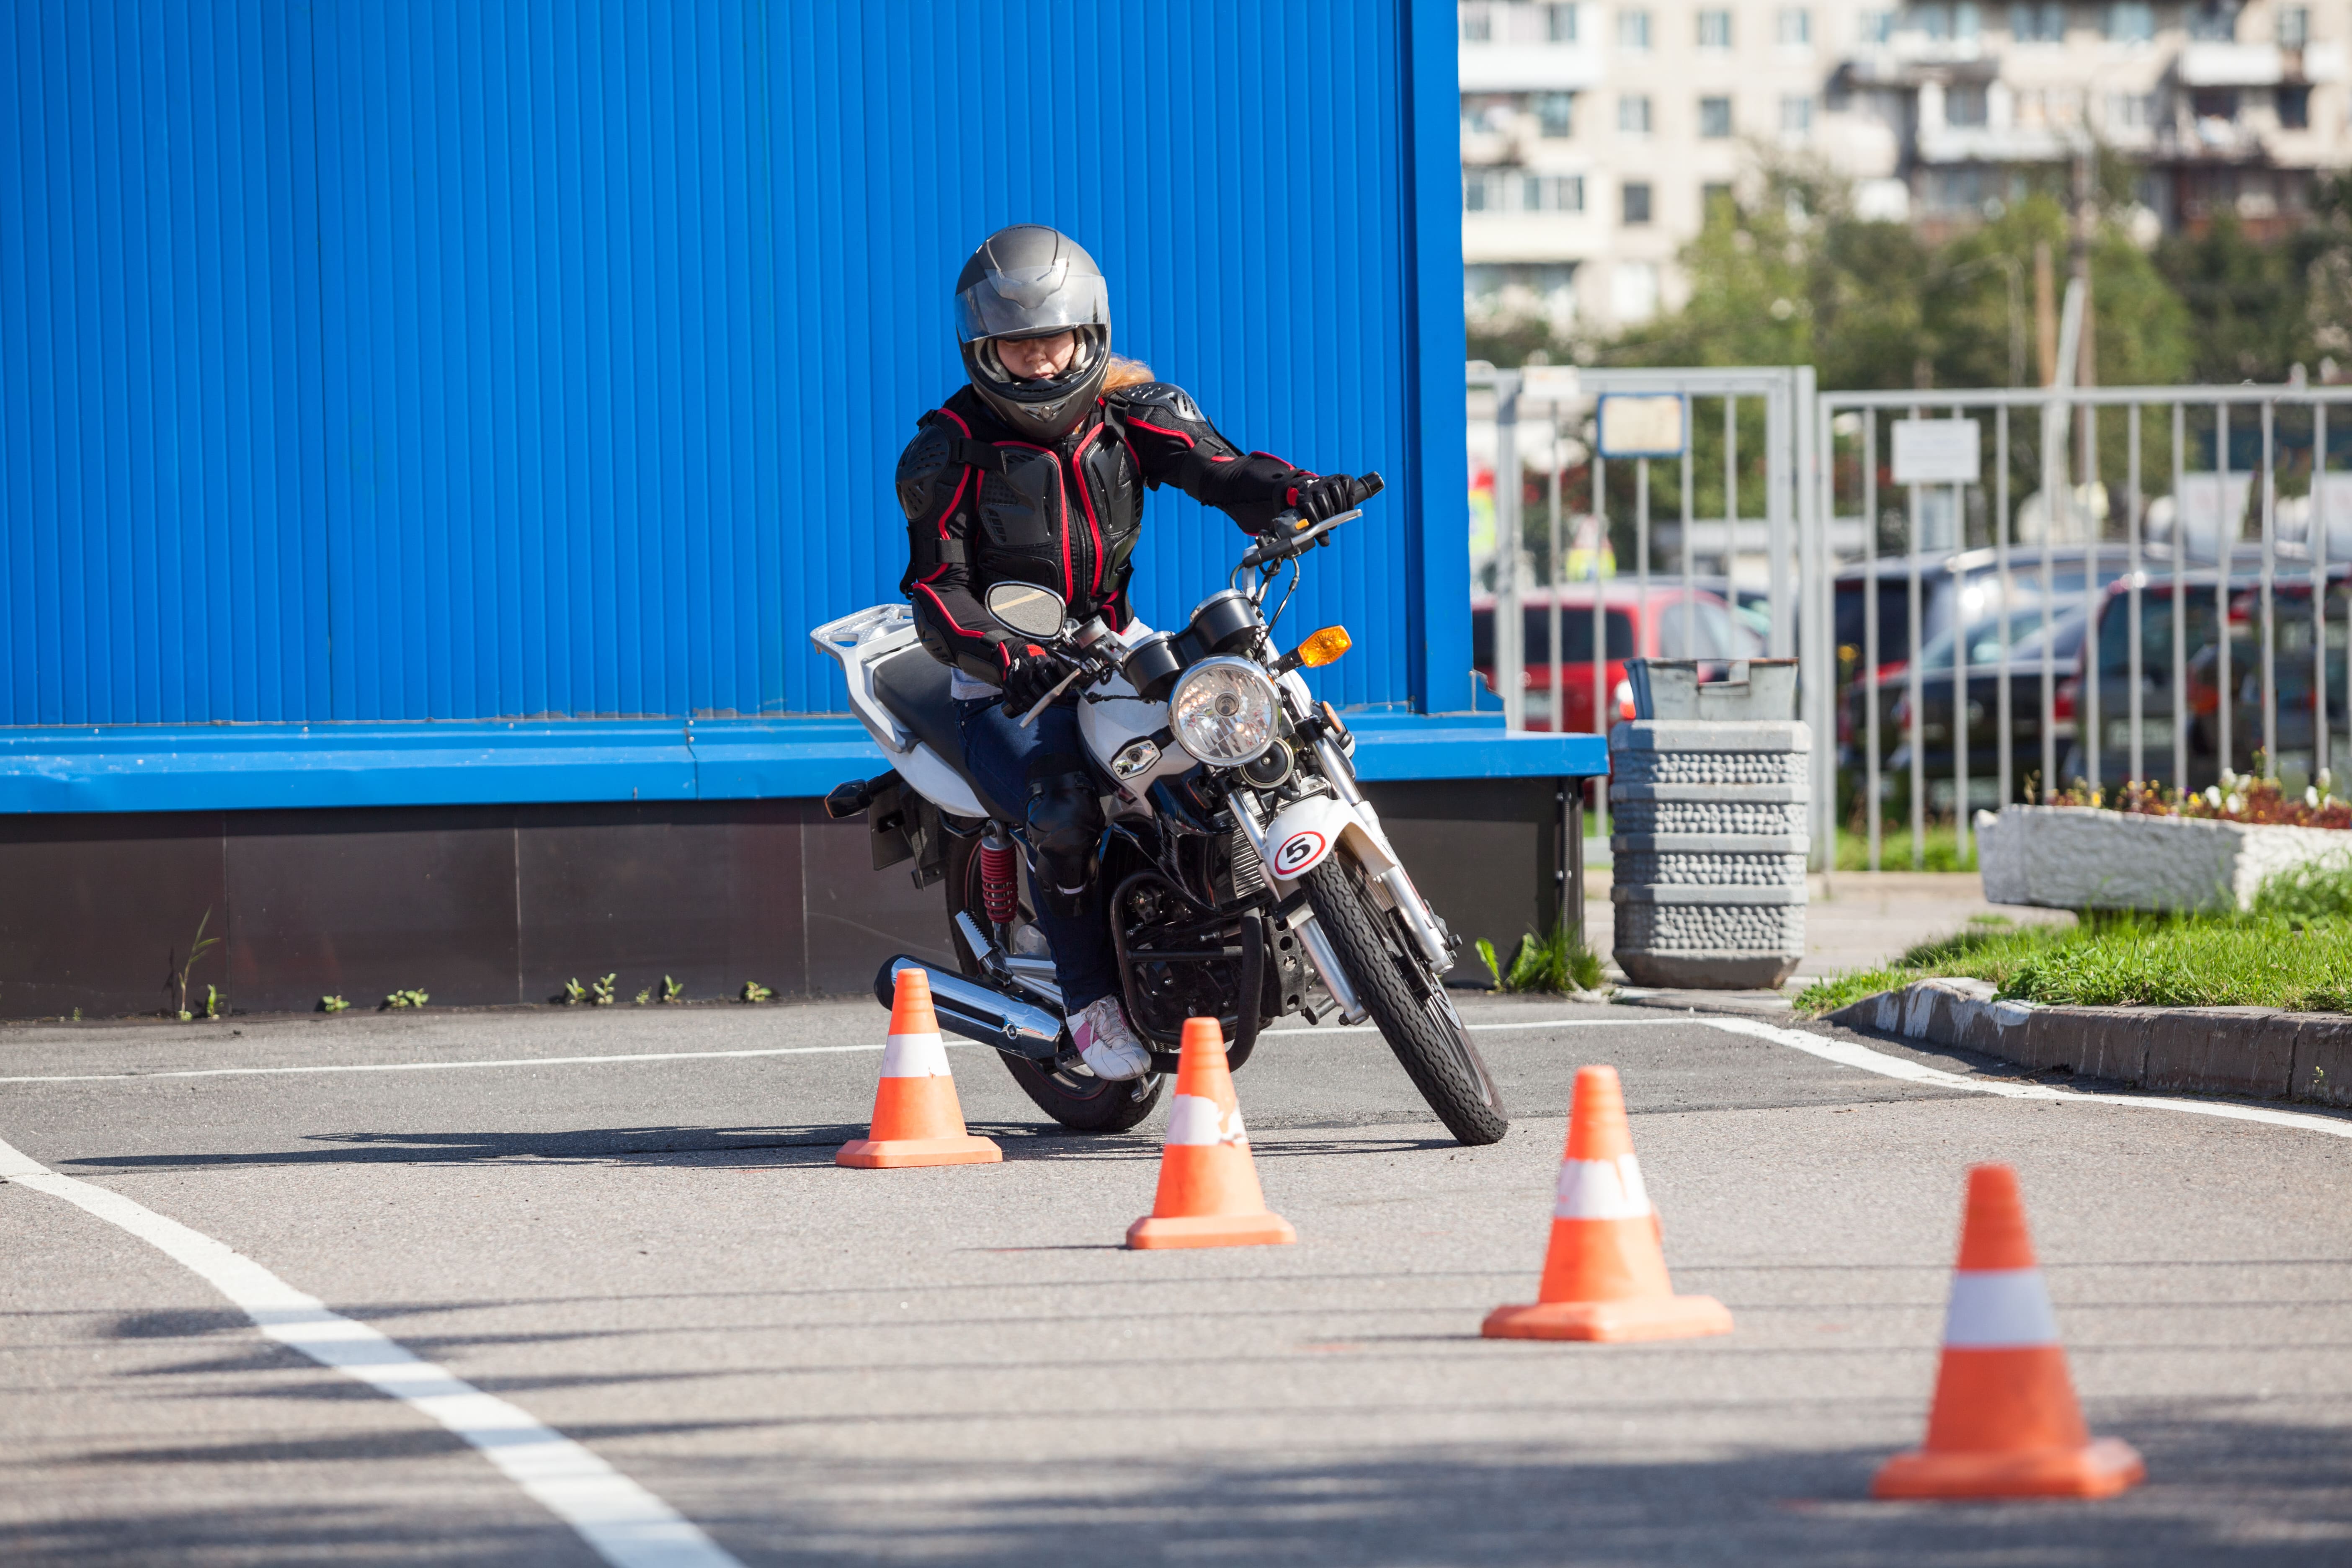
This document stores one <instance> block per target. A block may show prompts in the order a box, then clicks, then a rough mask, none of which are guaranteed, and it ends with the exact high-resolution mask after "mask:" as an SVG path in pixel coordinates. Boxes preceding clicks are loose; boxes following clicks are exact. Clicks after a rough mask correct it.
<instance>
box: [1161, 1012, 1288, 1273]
mask: <svg viewBox="0 0 2352 1568" xmlns="http://www.w3.org/2000/svg"><path fill="white" fill-rule="evenodd" d="M1297 1239H1298V1232H1297V1231H1296V1230H1294V1229H1292V1228H1291V1226H1290V1222H1289V1221H1288V1220H1286V1219H1285V1218H1283V1217H1282V1216H1281V1215H1278V1214H1275V1213H1272V1212H1271V1211H1269V1210H1268V1209H1267V1208H1266V1206H1265V1192H1264V1191H1263V1190H1262V1189H1261V1188H1260V1187H1259V1186H1258V1184H1257V1166H1256V1165H1255V1163H1253V1162H1252V1161H1251V1159H1250V1146H1249V1133H1248V1131H1246V1130H1245V1129H1244V1127H1243V1126H1242V1108H1241V1102H1240V1101H1239V1100H1235V1099H1234V1075H1233V1069H1232V1068H1228V1067H1227V1066H1226V1065H1225V1037H1224V1033H1223V1030H1221V1029H1220V1028H1219V1027H1218V1026H1217V1021H1216V1020H1215V1019H1214V1018H1187V1019H1185V1020H1184V1037H1183V1048H1182V1052H1181V1055H1180V1056H1179V1057H1178V1058H1177V1062H1176V1093H1175V1095H1174V1096H1173V1098H1172V1099H1171V1100H1170V1102H1169V1107H1168V1135H1167V1137H1166V1139H1165V1140H1164V1141H1163V1144H1162V1147H1161V1150H1160V1190H1159V1192H1158V1194H1156V1195H1155V1197H1154V1199H1153V1201H1152V1205H1151V1212H1150V1214H1148V1215H1144V1216H1143V1217H1142V1218H1141V1219H1139V1220H1137V1221H1136V1222H1135V1223H1134V1224H1133V1225H1130V1226H1128V1227H1127V1245H1128V1246H1129V1247H1134V1248H1136V1249H1138V1250H1145V1249H1149V1248H1152V1247H1287V1246H1289V1245H1290V1244H1291V1243H1293V1242H1295V1241H1297Z"/></svg>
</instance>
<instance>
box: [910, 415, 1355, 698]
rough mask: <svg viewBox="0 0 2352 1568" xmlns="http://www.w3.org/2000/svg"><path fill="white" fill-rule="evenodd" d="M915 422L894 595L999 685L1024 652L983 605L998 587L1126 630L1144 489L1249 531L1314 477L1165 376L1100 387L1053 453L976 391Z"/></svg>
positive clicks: (945, 654)
mask: <svg viewBox="0 0 2352 1568" xmlns="http://www.w3.org/2000/svg"><path fill="white" fill-rule="evenodd" d="M920 425H921V429H920V431H919V433H918V434H917V435H916V437H915V438H914V439H913V440H912V441H910V442H908V445H907V449H906V451H905V452H904V453H903V454H901V455H900V457H899V458H898V504H899V505H900V506H901V507H903V508H904V509H905V510H906V513H907V557H908V562H907V574H906V575H905V576H904V577H902V578H900V579H899V582H898V590H899V592H900V593H903V594H904V595H907V597H908V600H909V601H910V602H911V603H912V604H913V605H914V607H915V626H916V630H917V632H918V634H919V636H920V637H921V638H922V640H923V646H924V647H928V648H929V649H930V650H931V653H932V656H933V657H934V658H938V659H939V660H940V662H941V663H943V664H950V665H953V666H956V667H957V668H961V669H962V670H963V671H964V672H965V673H966V674H967V675H970V676H972V677H974V678H975V679H981V680H984V681H989V682H992V683H994V682H1000V681H1001V680H1002V679H1003V674H1004V670H1005V668H1006V667H1007V665H1008V664H1010V662H1011V660H1012V658H1013V655H1015V654H1017V653H1019V652H1020V651H1021V650H1020V648H1019V647H1017V646H1016V647H1012V648H1011V650H1010V651H1009V652H1008V650H1007V645H1008V644H1010V643H1013V641H1014V639H1013V637H1011V636H1010V634H1008V633H1005V632H1003V631H1001V630H999V629H997V628H996V627H995V626H992V625H991V624H990V622H989V619H988V616H987V613H986V612H985V611H984V610H982V608H981V599H980V595H982V593H984V592H986V590H987V588H988V586H989V584H992V583H997V582H1001V581H1003V580H1005V579H1008V578H1009V579H1013V580H1014V581H1018V582H1024V583H1036V584H1042V585H1043V586H1045V587H1048V588H1051V589H1053V590H1054V591H1055V593H1057V594H1060V595H1063V597H1065V598H1066V599H1067V600H1068V601H1069V604H1070V613H1071V614H1072V615H1074V616H1076V617H1077V618H1079V619H1080V620H1084V619H1086V618H1087V616H1092V615H1096V614H1100V615H1101V616H1102V617H1103V618H1104V620H1105V621H1106V622H1108V624H1109V625H1110V626H1113V627H1118V626H1125V625H1126V624H1127V620H1128V617H1129V606H1128V601H1127V583H1128V578H1129V574H1131V573H1132V572H1133V570H1134V567H1133V563H1132V561H1131V559H1130V558H1131V557H1132V555H1133V553H1134V551H1135V542H1136V540H1137V538H1138V536H1139V533H1140V531H1141V528H1142V522H1143V491H1144V489H1145V487H1147V486H1149V487H1150V488H1151V489H1158V488H1159V487H1160V486H1161V485H1163V484H1172V485H1174V486H1175V487H1176V488H1177V489H1181V490H1182V491H1183V492H1184V493H1185V494H1186V495H1189V496H1191V497H1192V498H1193V499H1194V500H1199V501H1202V502H1203V503H1205V504H1207V505H1209V506H1213V507H1217V508H1220V509H1221V510H1223V511H1225V512H1226V513H1228V514H1229V515H1230V516H1232V517H1233V519H1234V521H1236V522H1238V523H1240V524H1241V525H1242V526H1243V527H1244V528H1245V529H1248V530H1249V531H1252V532H1254V533H1255V532H1258V531H1262V530H1264V529H1265V527H1266V525H1267V524H1268V523H1270V522H1271V521H1273V519H1274V515H1275V514H1276V512H1278V511H1280V510H1283V508H1285V507H1286V506H1290V505H1294V504H1296V502H1297V499H1298V497H1297V488H1298V486H1299V485H1301V484H1303V483H1305V482H1306V481H1307V480H1308V479H1313V478H1314V477H1315V476H1314V475H1313V474H1312V473H1311V472H1309V471H1308V470H1307V469H1305V468H1295V467H1293V466H1292V465H1291V464H1289V463H1286V462H1284V461H1283V460H1282V459H1281V458H1276V457H1273V456H1271V455H1269V454H1267V453H1265V452H1250V453H1244V452H1242V451H1240V450H1239V449H1238V448H1236V447H1234V444H1233V443H1232V442H1230V441H1228V440H1226V439H1225V438H1224V437H1223V436H1222V435H1220V434H1219V433H1218V431H1217V427H1216V426H1213V425H1212V424H1210V423H1209V421H1208V418H1207V416H1205V415H1203V414H1202V412H1201V410H1200V408H1199V407H1198V406H1197V405H1194V403H1193V402H1192V398H1191V397H1190V396H1188V395H1186V394H1185V392H1184V391H1183V389H1182V388H1181V387H1175V386H1170V385H1168V384H1166V383H1164V382H1157V381H1155V382H1147V383H1145V384H1142V385H1139V386H1123V387H1120V388H1118V390H1116V391H1113V392H1108V393H1106V394H1104V395H1102V396H1101V397H1099V398H1097V400H1096V402H1095V406H1094V407H1093V408H1092V409H1090V410H1088V411H1087V415H1086V416H1085V417H1084V418H1082V419H1080V420H1079V421H1078V423H1077V424H1076V426H1073V427H1072V428H1071V429H1070V431H1069V432H1068V434H1066V435H1065V436H1064V437H1062V439H1061V440H1060V441H1059V442H1058V443H1057V444H1056V445H1055V447H1052V448H1050V449H1049V448H1047V447H1040V446H1038V445H1036V444H1035V443H1034V442H1031V441H1024V440H1022V439H1019V438H1018V437H1015V436H1014V435H1013V432H1012V431H1010V430H1008V429H1007V428H1006V427H1005V426H1003V425H1002V424H1000V423H999V422H998V421H997V420H996V419H995V417H994V416H992V415H991V414H990V413H989V410H988V405H986V404H984V403H982V401H981V400H980V398H979V396H978V395H975V394H974V393H973V392H972V390H971V387H969V386H966V387H962V388H961V389H959V390H958V391H957V393H956V395H954V396H952V397H950V398H949V399H948V400H947V402H946V404H945V405H942V406H940V407H939V408H935V409H933V410H932V411H931V412H930V413H929V414H926V415H924V416H923V417H922V419H921V421H920Z"/></svg>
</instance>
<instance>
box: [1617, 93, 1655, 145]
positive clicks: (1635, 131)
mask: <svg viewBox="0 0 2352 1568" xmlns="http://www.w3.org/2000/svg"><path fill="white" fill-rule="evenodd" d="M1617 130H1618V132H1619V133H1620V134H1621V135H1625V136H1647V135H1648V134H1649V133H1650V100H1649V99H1648V97H1647V96H1645V95H1644V94H1642V93H1638V92H1629V93H1627V94H1625V96H1624V97H1622V98H1621V99H1619V100H1617Z"/></svg>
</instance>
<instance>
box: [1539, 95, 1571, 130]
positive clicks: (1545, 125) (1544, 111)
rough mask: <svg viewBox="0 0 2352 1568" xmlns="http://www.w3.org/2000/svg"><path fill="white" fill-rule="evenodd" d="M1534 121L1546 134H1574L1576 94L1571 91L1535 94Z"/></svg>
mask: <svg viewBox="0 0 2352 1568" xmlns="http://www.w3.org/2000/svg"><path fill="white" fill-rule="evenodd" d="M1536 123H1537V124H1538V126H1539V127H1540V128H1541V129H1542V131H1543V133H1544V134H1545V135H1547V136H1551V137H1560V136H1573V135H1575V134H1576V94H1574V93H1572V92H1539V93H1538V94H1536Z"/></svg>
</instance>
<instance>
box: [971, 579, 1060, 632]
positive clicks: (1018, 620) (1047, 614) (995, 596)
mask: <svg viewBox="0 0 2352 1568" xmlns="http://www.w3.org/2000/svg"><path fill="white" fill-rule="evenodd" d="M986 602H987V605H988V614H989V617H990V618H991V619H992V620H993V621H995V622H996V624H997V625H998V626H1003V628H1004V629H1005V630H1006V631H1009V632H1018V633H1020V634H1021V635H1022V636H1023V637H1035V638H1037V639H1039V640H1041V641H1042V640H1044V639H1046V638H1049V637H1060V636H1061V635H1062V614H1063V611H1064V610H1065V609H1066V607H1067V606H1066V605H1064V604H1063V603H1062V595H1059V594H1056V593H1055V592H1054V590H1052V589H1051V588H1040V587H1039V586H1037V584H1034V583H993V584H990V585H989V589H988V598H987V601H986Z"/></svg>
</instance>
